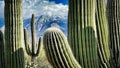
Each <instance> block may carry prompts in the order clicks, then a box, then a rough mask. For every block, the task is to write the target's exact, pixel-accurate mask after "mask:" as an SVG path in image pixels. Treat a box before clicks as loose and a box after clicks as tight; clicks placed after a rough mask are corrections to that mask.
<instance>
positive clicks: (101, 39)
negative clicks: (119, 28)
mask: <svg viewBox="0 0 120 68" xmlns="http://www.w3.org/2000/svg"><path fill="white" fill-rule="evenodd" d="M104 1H105V0H96V6H97V7H96V29H97V30H96V31H97V40H98V56H99V66H100V68H110V64H109V60H110V50H109V38H108V37H109V35H108V22H107V18H106V10H105V3H104Z"/></svg>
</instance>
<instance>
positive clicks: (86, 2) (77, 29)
mask: <svg viewBox="0 0 120 68" xmlns="http://www.w3.org/2000/svg"><path fill="white" fill-rule="evenodd" d="M95 3H96V0H69V15H68V17H69V20H68V40H69V43H70V45H71V48H72V50H73V53H74V56H75V57H76V59H77V60H78V61H79V63H80V64H81V65H82V67H83V68H98V67H99V66H98V55H97V45H96V38H95V37H96V36H95V31H96V30H95Z"/></svg>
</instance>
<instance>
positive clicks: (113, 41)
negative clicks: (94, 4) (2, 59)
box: [107, 0, 120, 68]
mask: <svg viewBox="0 0 120 68" xmlns="http://www.w3.org/2000/svg"><path fill="white" fill-rule="evenodd" d="M107 15H108V25H109V34H110V40H109V41H110V43H109V44H110V49H111V57H112V58H111V60H112V61H111V62H112V64H111V65H112V66H114V68H117V67H118V66H119V67H120V0H108V1H107Z"/></svg>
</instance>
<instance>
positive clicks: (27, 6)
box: [0, 0, 68, 19]
mask: <svg viewBox="0 0 120 68" xmlns="http://www.w3.org/2000/svg"><path fill="white" fill-rule="evenodd" d="M22 7H23V12H22V13H23V18H24V19H25V18H30V17H31V15H32V13H34V14H35V15H36V16H40V15H50V16H51V15H53V16H60V17H65V16H67V12H68V5H63V4H55V3H54V2H48V1H47V0H23V6H22ZM3 17H4V1H0V18H3Z"/></svg>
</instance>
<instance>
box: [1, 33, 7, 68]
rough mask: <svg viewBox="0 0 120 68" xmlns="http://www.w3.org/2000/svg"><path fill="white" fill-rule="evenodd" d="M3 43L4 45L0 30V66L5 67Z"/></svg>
mask: <svg viewBox="0 0 120 68" xmlns="http://www.w3.org/2000/svg"><path fill="white" fill-rule="evenodd" d="M4 47H5V45H4V38H3V33H2V31H0V68H6V67H5V66H6V65H5V52H4V51H5V48H4Z"/></svg>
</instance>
